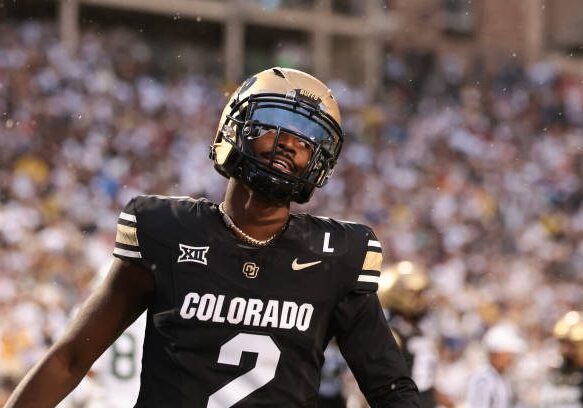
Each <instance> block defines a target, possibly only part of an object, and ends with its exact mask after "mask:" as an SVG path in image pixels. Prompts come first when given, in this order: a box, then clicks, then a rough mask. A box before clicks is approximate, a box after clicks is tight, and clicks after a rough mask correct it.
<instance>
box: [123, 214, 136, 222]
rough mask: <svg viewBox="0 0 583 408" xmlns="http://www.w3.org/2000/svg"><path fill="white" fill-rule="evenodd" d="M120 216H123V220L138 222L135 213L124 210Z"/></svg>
mask: <svg viewBox="0 0 583 408" xmlns="http://www.w3.org/2000/svg"><path fill="white" fill-rule="evenodd" d="M119 218H121V219H122V220H125V221H130V222H138V221H137V219H136V216H135V215H133V214H128V213H124V212H122V213H121V214H120V215H119Z"/></svg>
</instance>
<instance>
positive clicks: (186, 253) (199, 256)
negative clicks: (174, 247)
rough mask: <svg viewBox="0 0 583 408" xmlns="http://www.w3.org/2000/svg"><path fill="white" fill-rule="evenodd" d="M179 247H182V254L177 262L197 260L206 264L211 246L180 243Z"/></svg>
mask: <svg viewBox="0 0 583 408" xmlns="http://www.w3.org/2000/svg"><path fill="white" fill-rule="evenodd" d="M178 249H180V255H179V256H178V260H177V261H176V262H178V263H180V262H196V263H199V264H203V265H206V253H207V251H208V250H209V247H207V246H205V247H192V246H188V245H184V244H180V243H179V244H178Z"/></svg>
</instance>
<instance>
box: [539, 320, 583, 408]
mask: <svg viewBox="0 0 583 408" xmlns="http://www.w3.org/2000/svg"><path fill="white" fill-rule="evenodd" d="M553 337H554V338H555V339H556V340H557V341H558V342H559V353H560V357H561V359H560V361H559V364H558V365H557V366H556V367H552V368H551V369H550V370H549V374H548V378H547V381H546V382H545V383H544V385H543V386H542V388H541V396H540V407H542V408H551V407H552V408H582V407H583V313H581V312H578V311H575V310H571V311H569V312H567V313H566V314H565V315H564V316H562V317H561V318H560V319H559V320H558V321H557V322H556V323H555V327H554V328H553Z"/></svg>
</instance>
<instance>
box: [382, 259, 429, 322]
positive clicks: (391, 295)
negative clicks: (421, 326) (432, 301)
mask: <svg viewBox="0 0 583 408" xmlns="http://www.w3.org/2000/svg"><path fill="white" fill-rule="evenodd" d="M428 286H429V276H428V275H427V272H426V271H425V268H424V267H422V266H421V265H419V264H417V263H413V262H409V261H402V262H398V263H396V264H394V265H391V266H389V267H388V268H386V269H384V270H383V271H382V272H381V276H380V280H379V289H378V292H377V294H378V296H379V300H380V302H381V305H382V306H383V308H385V309H388V310H389V311H392V312H394V313H398V314H402V315H404V316H408V317H416V316H420V315H422V314H423V313H425V311H426V310H427V299H426V298H425V296H424V291H425V290H426V289H427V288H428Z"/></svg>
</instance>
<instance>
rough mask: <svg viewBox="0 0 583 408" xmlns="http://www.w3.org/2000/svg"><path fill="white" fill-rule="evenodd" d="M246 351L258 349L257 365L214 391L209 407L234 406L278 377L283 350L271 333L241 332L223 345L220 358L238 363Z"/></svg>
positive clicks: (220, 362)
mask: <svg viewBox="0 0 583 408" xmlns="http://www.w3.org/2000/svg"><path fill="white" fill-rule="evenodd" d="M243 352H248V353H257V363H256V364H255V367H253V368H252V369H251V370H250V371H248V372H246V373H245V374H243V375H240V376H239V377H237V378H235V379H234V380H232V381H230V382H228V383H227V384H225V385H224V386H223V387H221V388H220V389H219V390H217V391H216V392H214V393H213V394H211V396H210V397H209V400H208V403H207V405H206V406H207V408H228V407H232V406H233V405H235V404H236V403H237V402H239V401H241V400H242V399H243V398H245V397H246V396H248V395H249V394H251V393H252V392H253V391H255V390H257V389H259V388H261V387H263V386H264V385H265V384H267V383H268V382H269V381H271V380H273V377H275V371H276V369H277V363H278V362H279V357H280V355H281V351H280V350H279V348H278V347H277V345H276V344H275V342H274V341H273V339H272V338H271V337H269V336H266V335H262V334H250V333H239V334H237V335H236V336H235V337H233V338H232V339H231V340H229V341H227V342H226V343H225V344H223V345H222V346H221V351H220V352H219V358H218V360H217V362H218V363H219V364H229V365H235V366H238V365H239V363H240V362H241V356H242V355H243Z"/></svg>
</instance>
